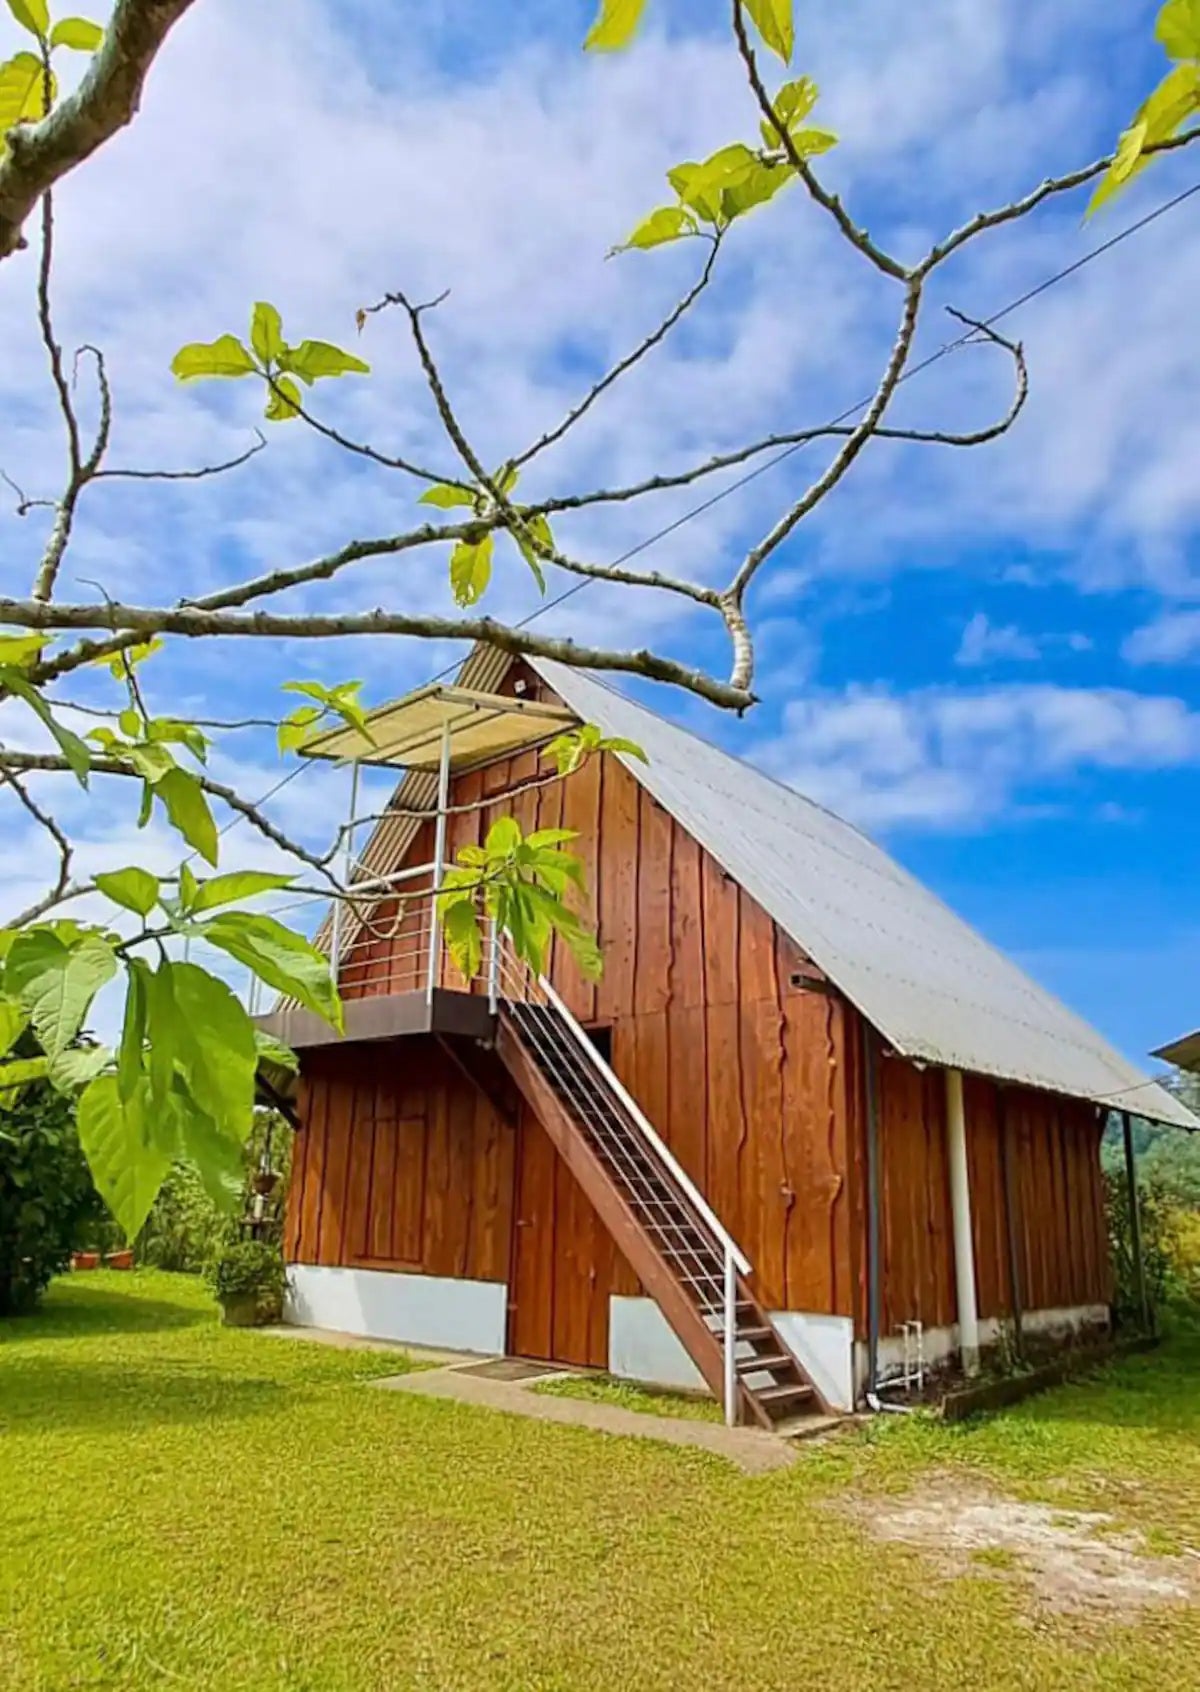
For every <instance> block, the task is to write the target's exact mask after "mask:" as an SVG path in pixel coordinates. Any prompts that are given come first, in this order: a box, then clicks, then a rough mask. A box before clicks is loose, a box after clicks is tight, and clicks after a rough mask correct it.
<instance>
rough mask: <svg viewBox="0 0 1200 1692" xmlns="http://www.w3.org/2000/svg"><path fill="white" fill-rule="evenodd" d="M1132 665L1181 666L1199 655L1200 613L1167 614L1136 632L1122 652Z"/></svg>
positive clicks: (1170, 612) (1174, 612)
mask: <svg viewBox="0 0 1200 1692" xmlns="http://www.w3.org/2000/svg"><path fill="white" fill-rule="evenodd" d="M1121 652H1122V656H1123V657H1124V658H1126V659H1128V661H1129V662H1130V663H1131V664H1182V663H1186V662H1187V661H1188V659H1190V658H1194V657H1195V656H1196V655H1197V654H1198V653H1200V611H1167V612H1164V613H1163V615H1162V616H1161V617H1157V618H1156V619H1155V620H1154V621H1153V622H1151V623H1145V624H1143V626H1142V627H1141V628H1140V629H1135V630H1134V631H1133V633H1132V634H1131V635H1130V636H1129V638H1128V640H1127V641H1126V642H1125V644H1124V646H1123V647H1122V648H1121Z"/></svg>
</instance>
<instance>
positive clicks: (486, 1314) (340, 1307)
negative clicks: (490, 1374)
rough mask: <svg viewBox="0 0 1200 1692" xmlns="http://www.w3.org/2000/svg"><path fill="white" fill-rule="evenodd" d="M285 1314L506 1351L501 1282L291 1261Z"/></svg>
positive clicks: (312, 1324)
mask: <svg viewBox="0 0 1200 1692" xmlns="http://www.w3.org/2000/svg"><path fill="white" fill-rule="evenodd" d="M283 1313H284V1318H285V1320H286V1321H288V1322H294V1323H295V1324H296V1325H297V1326H298V1327H302V1328H332V1329H333V1330H335V1332H338V1333H343V1334H360V1335H362V1336H363V1337H364V1338H366V1339H385V1340H399V1341H400V1342H401V1343H407V1344H409V1345H428V1346H435V1347H444V1348H445V1349H447V1350H449V1351H476V1352H480V1353H481V1354H482V1355H484V1356H486V1357H496V1356H502V1355H503V1353H504V1343H505V1328H506V1324H507V1316H508V1288H507V1286H506V1285H505V1283H504V1282H503V1281H466V1280H461V1281H460V1280H454V1279H450V1278H448V1277H443V1276H440V1275H410V1274H404V1273H402V1272H400V1271H396V1270H391V1269H335V1268H329V1267H325V1266H323V1265H318V1264H309V1263H294V1264H292V1265H290V1266H289V1268H288V1292H287V1297H286V1299H285V1302H284V1312H283Z"/></svg>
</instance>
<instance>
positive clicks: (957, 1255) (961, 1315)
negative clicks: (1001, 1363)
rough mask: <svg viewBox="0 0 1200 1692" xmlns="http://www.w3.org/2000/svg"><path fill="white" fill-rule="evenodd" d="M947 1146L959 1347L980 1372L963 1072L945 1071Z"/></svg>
mask: <svg viewBox="0 0 1200 1692" xmlns="http://www.w3.org/2000/svg"><path fill="white" fill-rule="evenodd" d="M946 1146H947V1152H948V1160H949V1164H950V1215H951V1220H952V1221H953V1224H954V1282H955V1288H956V1290H957V1293H958V1343H959V1349H960V1351H961V1352H962V1364H963V1369H964V1370H965V1372H966V1373H967V1374H968V1375H974V1374H977V1373H978V1372H979V1306H978V1303H977V1301H976V1296H975V1241H974V1237H973V1235H972V1232H971V1177H970V1171H969V1168H968V1164H967V1120H966V1113H965V1111H964V1109H963V1078H962V1071H961V1070H958V1069H948V1070H947V1071H946Z"/></svg>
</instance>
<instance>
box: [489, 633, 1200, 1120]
mask: <svg viewBox="0 0 1200 1692" xmlns="http://www.w3.org/2000/svg"><path fill="white" fill-rule="evenodd" d="M532 667H533V668H534V669H536V670H537V672H538V673H539V675H541V676H542V677H543V679H544V680H545V681H546V682H547V683H548V684H549V685H550V686H551V687H552V688H553V689H554V691H555V692H556V693H557V694H558V695H559V697H560V698H561V699H563V700H564V701H565V703H566V704H568V705H569V706H571V708H572V709H573V710H575V711H576V712H578V714H579V715H580V716H581V717H583V718H584V719H585V720H586V721H587V722H593V723H596V724H598V725H599V726H600V728H601V729H603V731H604V732H605V734H608V735H622V736H626V737H628V738H629V739H630V740H633V741H635V742H636V743H637V744H638V745H640V746H641V747H642V748H643V749H644V750H645V752H646V756H647V758H648V760H649V762H648V763H646V764H642V763H641V762H640V761H638V760H636V759H628V758H623V759H622V762H623V763H625V764H626V765H627V767H628V768H629V769H630V770H631V772H632V773H633V775H634V776H636V778H637V779H638V781H639V782H641V783H642V785H643V786H644V787H646V788H647V789H648V791H649V792H650V793H652V794H653V795H654V797H655V798H656V799H657V800H658V801H659V802H660V804H662V805H663V806H665V807H666V809H667V810H668V811H670V812H671V814H672V815H673V816H674V817H675V818H676V819H677V820H678V821H679V822H681V823H682V824H683V826H684V827H685V828H686V829H687V830H688V832H689V833H690V834H692V835H693V836H694V837H695V838H696V839H697V840H698V841H699V842H700V844H701V845H702V846H703V847H704V848H705V849H706V851H708V852H709V853H711V855H712V856H713V857H714V858H715V859H716V860H717V862H718V863H719V864H721V866H722V868H724V869H725V870H727V871H728V873H729V874H730V875H731V876H732V877H733V878H734V880H735V881H737V882H738V883H739V884H740V885H741V886H742V887H744V888H745V890H746V892H747V893H749V894H750V895H751V897H752V898H754V899H755V900H756V901H757V902H758V903H759V904H760V905H761V906H762V908H763V909H764V910H765V911H767V912H768V914H769V915H770V916H772V917H773V918H774V919H775V921H776V922H777V923H778V924H779V925H780V927H781V928H782V929H783V930H784V932H785V933H787V934H788V935H790V937H791V938H792V939H793V940H794V941H795V943H796V944H797V945H798V946H800V947H801V948H802V950H803V951H805V952H806V953H807V954H808V955H809V957H811V958H812V960H813V961H814V962H815V963H816V964H817V965H818V966H819V967H820V968H821V969H822V970H824V971H825V973H826V974H827V975H828V976H829V977H830V979H831V980H832V981H833V982H834V984H835V985H836V986H837V987H838V988H840V990H841V991H842V992H843V993H844V994H845V995H846V997H847V998H848V999H849V1000H850V1001H851V1003H853V1004H854V1005H856V1006H857V1007H858V1009H859V1010H860V1011H861V1012H862V1013H863V1015H864V1016H865V1017H866V1018H867V1019H868V1021H869V1022H871V1023H873V1024H874V1026H875V1027H876V1028H877V1029H878V1030H879V1032H880V1033H881V1034H882V1035H883V1036H884V1037H885V1038H886V1039H887V1040H888V1042H889V1043H890V1044H891V1045H892V1046H894V1047H895V1048H896V1050H897V1051H899V1052H902V1053H903V1054H904V1055H905V1056H907V1057H910V1058H914V1059H917V1060H921V1061H925V1062H928V1063H936V1064H944V1065H946V1066H947V1067H950V1068H955V1069H964V1070H973V1071H975V1072H976V1073H978V1074H981V1075H990V1076H994V1077H996V1078H998V1079H1001V1080H1006V1081H1019V1082H1023V1083H1025V1084H1027V1085H1029V1086H1032V1087H1042V1088H1045V1089H1046V1090H1048V1091H1049V1092H1054V1093H1064V1094H1068V1095H1069V1096H1071V1097H1073V1098H1086V1099H1094V1100H1095V1101H1096V1102H1097V1103H1098V1104H1101V1105H1108V1106H1110V1107H1112V1108H1113V1109H1117V1110H1128V1111H1131V1112H1133V1113H1134V1114H1135V1115H1138V1116H1144V1117H1149V1118H1151V1119H1152V1120H1154V1121H1158V1122H1168V1123H1174V1124H1176V1125H1178V1126H1179V1127H1186V1128H1200V1122H1198V1121H1197V1120H1196V1118H1195V1117H1194V1116H1192V1114H1191V1113H1190V1111H1188V1110H1187V1109H1186V1108H1185V1107H1184V1106H1183V1105H1182V1104H1181V1103H1180V1102H1179V1101H1178V1100H1177V1099H1175V1098H1173V1097H1172V1096H1171V1094H1170V1093H1168V1092H1167V1091H1166V1089H1165V1088H1163V1087H1160V1086H1158V1085H1157V1084H1156V1083H1154V1082H1152V1081H1149V1080H1147V1079H1146V1077H1145V1076H1143V1075H1141V1074H1140V1073H1139V1072H1138V1071H1137V1070H1136V1069H1135V1068H1134V1067H1133V1065H1132V1064H1130V1063H1127V1062H1126V1060H1125V1059H1124V1058H1123V1057H1122V1056H1121V1055H1120V1054H1119V1053H1118V1052H1116V1051H1114V1050H1113V1048H1112V1047H1111V1046H1109V1045H1108V1044H1107V1043H1106V1042H1105V1041H1104V1040H1103V1039H1102V1038H1101V1037H1100V1035H1099V1034H1097V1033H1096V1031H1095V1030H1094V1029H1093V1028H1091V1027H1089V1026H1088V1024H1087V1023H1086V1022H1084V1021H1083V1019H1082V1018H1081V1017H1078V1016H1076V1015H1075V1014H1074V1012H1072V1011H1070V1010H1068V1009H1067V1007H1066V1006H1065V1005H1063V1004H1061V1003H1060V1002H1059V1000H1057V999H1056V998H1054V997H1053V995H1052V994H1050V993H1047V992H1046V991H1045V990H1044V989H1043V988H1041V987H1039V986H1038V985H1037V983H1036V982H1034V981H1032V980H1030V978H1029V977H1028V976H1027V975H1025V974H1024V973H1023V971H1021V970H1020V969H1018V968H1017V966H1016V965H1015V964H1014V963H1012V962H1010V960H1009V959H1008V958H1006V957H1005V956H1004V955H1003V954H1002V953H1000V952H998V951H997V950H996V949H995V947H993V946H990V945H989V944H988V943H987V941H986V940H984V939H983V938H982V936H981V935H979V934H977V933H976V932H975V931H974V929H972V928H971V927H969V926H968V924H966V923H965V922H963V921H961V920H960V919H959V918H958V917H957V916H955V915H954V913H953V911H951V910H950V909H949V908H948V907H947V906H946V905H944V904H943V903H942V902H941V900H940V899H938V898H936V897H935V896H934V895H933V894H932V893H930V892H929V891H928V889H926V888H924V887H922V886H921V884H920V882H918V881H917V880H915V878H914V877H913V876H911V875H909V874H908V872H907V871H906V870H904V869H902V868H901V867H900V865H899V864H897V863H895V862H894V861H893V860H892V859H891V858H889V857H888V855H887V853H886V852H884V851H882V850H881V849H880V848H879V847H878V846H876V845H875V844H874V842H873V841H871V840H868V839H867V837H866V836H865V835H864V834H862V833H861V832H860V831H859V830H858V829H856V828H854V827H852V826H851V825H850V824H849V823H845V822H843V821H842V820H841V819H840V818H839V817H835V816H834V815H833V814H832V813H831V812H829V811H827V810H825V809H824V808H823V807H822V806H820V805H817V804H814V803H813V802H812V801H811V800H809V799H805V798H804V797H803V796H802V795H801V794H799V793H797V792H795V791H794V790H793V789H791V788H789V787H785V786H784V785H783V784H782V783H781V782H777V781H775V780H773V779H772V778H771V777H770V776H766V775H764V774H763V773H762V772H761V771H760V770H756V769H754V768H753V767H752V766H751V765H749V764H745V763H742V762H741V761H740V760H738V759H737V758H733V757H731V756H730V755H729V754H728V753H726V752H723V751H721V750H720V748H718V747H716V746H713V745H711V744H710V743H709V742H707V741H705V740H701V739H699V738H698V737H697V736H695V735H693V734H690V733H689V732H688V731H687V730H686V729H681V728H678V727H677V726H676V725H675V724H673V723H669V722H667V721H665V719H663V718H662V717H659V716H656V715H655V713H654V712H652V711H649V710H647V709H646V708H645V707H644V706H641V705H638V704H636V703H635V702H634V701H633V700H631V699H628V698H626V697H625V695H624V694H620V693H617V692H616V691H615V690H614V689H613V688H611V687H608V686H607V685H606V684H605V683H603V682H601V681H598V680H597V679H596V678H595V677H594V676H591V675H587V674H585V673H583V672H582V671H580V670H575V669H570V668H568V667H566V666H564V665H562V664H555V663H549V662H546V661H543V660H538V661H535V662H533V666H532ZM462 679H463V680H464V681H466V679H467V678H466V676H465V674H464V676H463V678H462ZM472 685H478V684H477V683H474V681H473V678H472ZM493 685H494V684H493Z"/></svg>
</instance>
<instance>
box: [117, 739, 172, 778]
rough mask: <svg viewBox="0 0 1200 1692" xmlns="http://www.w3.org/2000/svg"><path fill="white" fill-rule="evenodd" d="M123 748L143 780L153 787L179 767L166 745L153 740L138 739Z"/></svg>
mask: <svg viewBox="0 0 1200 1692" xmlns="http://www.w3.org/2000/svg"><path fill="white" fill-rule="evenodd" d="M121 750H122V751H123V753H124V756H125V757H126V758H127V759H128V761H129V762H130V763H131V764H132V765H133V767H134V769H135V770H136V771H137V773H138V774H139V775H140V776H141V777H142V779H143V781H148V782H149V783H150V785H151V787H157V786H158V784H159V782H160V781H162V780H163V778H164V777H165V776H169V775H170V774H171V772H172V770H177V769H178V768H179V766H178V764H177V763H176V762H175V760H174V758H173V757H172V756H171V754H170V752H169V751H168V750H167V748H166V747H165V746H158V745H155V744H154V743H153V742H151V741H137V742H135V743H134V744H133V745H131V746H125V747H123V748H122V749H121Z"/></svg>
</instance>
